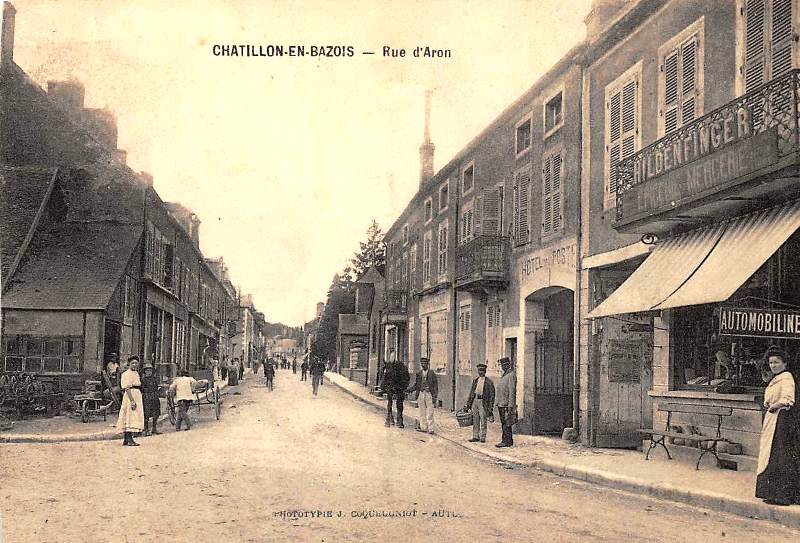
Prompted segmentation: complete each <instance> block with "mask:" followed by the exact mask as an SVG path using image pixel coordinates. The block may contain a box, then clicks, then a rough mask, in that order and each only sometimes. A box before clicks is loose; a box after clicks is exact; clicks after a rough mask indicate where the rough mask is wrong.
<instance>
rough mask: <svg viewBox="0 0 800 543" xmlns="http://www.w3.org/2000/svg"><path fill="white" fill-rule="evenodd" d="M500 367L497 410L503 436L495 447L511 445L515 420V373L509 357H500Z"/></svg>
mask: <svg viewBox="0 0 800 543" xmlns="http://www.w3.org/2000/svg"><path fill="white" fill-rule="evenodd" d="M500 368H501V369H502V370H503V376H502V377H500V381H499V382H498V383H497V396H496V399H495V401H496V402H497V411H498V413H499V414H500V426H501V428H502V431H503V437H502V439H501V440H500V443H498V444H497V445H495V447H512V446H513V445H514V434H513V431H512V426H514V424H515V423H516V422H517V375H516V373H515V372H514V369H513V368H512V367H511V359H510V358H507V357H503V358H501V359H500Z"/></svg>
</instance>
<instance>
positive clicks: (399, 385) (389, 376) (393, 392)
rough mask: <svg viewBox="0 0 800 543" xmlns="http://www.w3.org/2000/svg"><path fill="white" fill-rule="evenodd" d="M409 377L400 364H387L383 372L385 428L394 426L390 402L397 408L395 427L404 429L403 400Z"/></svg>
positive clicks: (395, 362)
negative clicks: (385, 399)
mask: <svg viewBox="0 0 800 543" xmlns="http://www.w3.org/2000/svg"><path fill="white" fill-rule="evenodd" d="M409 380H410V377H409V375H408V370H407V369H406V367H405V365H404V364H403V363H402V362H397V361H394V362H387V363H386V368H385V369H384V371H383V384H382V385H381V388H382V389H383V391H384V392H386V397H387V403H386V422H385V425H386V426H393V425H394V423H395V422H394V415H393V414H392V401H394V402H395V404H396V406H397V427H398V428H404V427H405V425H404V424H403V400H404V399H405V393H406V389H407V388H408V382H409Z"/></svg>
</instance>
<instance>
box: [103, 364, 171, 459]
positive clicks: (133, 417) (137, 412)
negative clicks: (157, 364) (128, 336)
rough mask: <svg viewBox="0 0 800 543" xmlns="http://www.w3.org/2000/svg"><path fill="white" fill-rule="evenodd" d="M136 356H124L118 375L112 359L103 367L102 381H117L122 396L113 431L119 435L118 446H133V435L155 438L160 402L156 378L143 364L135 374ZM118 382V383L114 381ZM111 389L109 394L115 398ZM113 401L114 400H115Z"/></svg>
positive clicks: (114, 393)
mask: <svg viewBox="0 0 800 543" xmlns="http://www.w3.org/2000/svg"><path fill="white" fill-rule="evenodd" d="M139 365H140V361H139V357H138V356H135V355H134V356H130V357H128V363H127V367H126V369H125V370H124V371H122V372H120V367H119V363H118V362H117V359H116V357H114V356H112V359H111V360H110V361H109V362H108V364H107V365H106V369H105V372H106V378H107V379H108V382H110V383H112V384H113V383H114V382H115V381H116V382H118V385H119V391H120V393H121V394H122V400H121V403H120V409H119V416H118V418H117V429H118V430H120V431H121V432H122V435H123V440H122V444H123V445H125V446H134V447H137V446H138V445H139V444H138V443H136V441H134V439H133V436H134V434H139V433H141V434H142V435H145V436H149V435H156V434H158V433H159V431H158V418H159V417H160V416H161V402H160V400H159V398H158V377H157V376H156V374H155V370H154V369H153V366H152V365H151V364H148V363H145V364H144V365H143V366H142V367H141V369H142V373H141V375H140V374H139ZM117 379H118V381H117ZM115 388H116V387H115V386H112V388H111V393H112V394H113V395H115V397H116V390H115ZM115 401H116V400H115Z"/></svg>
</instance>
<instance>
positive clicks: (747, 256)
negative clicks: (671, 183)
mask: <svg viewBox="0 0 800 543" xmlns="http://www.w3.org/2000/svg"><path fill="white" fill-rule="evenodd" d="M798 228H800V202H794V203H791V204H786V205H782V206H778V207H774V208H772V209H768V210H765V211H759V212H758V213H753V214H750V215H746V216H744V217H739V218H737V219H732V220H730V221H728V223H727V225H726V228H725V233H724V234H722V238H721V239H720V240H719V243H717V246H716V247H714V250H713V251H711V254H710V255H708V258H707V259H706V260H705V261H704V262H703V264H702V265H701V266H700V267H699V268H698V269H697V271H696V272H695V273H694V274H692V276H691V277H689V279H688V280H687V281H686V282H685V283H684V284H683V285H681V288H679V289H678V290H677V292H675V293H674V294H672V295H671V296H670V297H669V298H667V299H666V300H665V301H663V302H662V303H660V304H658V306H656V307H654V309H668V308H670V307H682V306H686V305H697V304H711V303H715V302H722V301H725V300H727V299H728V298H730V297H731V296H732V295H733V293H734V292H736V290H737V289H738V288H739V287H740V286H742V285H743V284H744V282H745V281H747V279H748V278H750V276H751V275H753V274H754V273H755V272H756V271H758V268H760V267H761V266H762V265H763V264H764V262H766V261H767V260H768V259H769V257H771V256H772V255H773V254H774V253H775V251H777V250H778V249H779V248H780V246H781V245H783V244H784V243H785V242H786V240H787V239H789V236H791V235H792V234H793V233H794V232H795V231H796V230H797V229H798Z"/></svg>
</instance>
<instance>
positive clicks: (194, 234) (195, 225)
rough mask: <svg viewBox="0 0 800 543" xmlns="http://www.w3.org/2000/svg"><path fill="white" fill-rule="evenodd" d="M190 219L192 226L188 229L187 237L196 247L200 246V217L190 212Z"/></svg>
mask: <svg viewBox="0 0 800 543" xmlns="http://www.w3.org/2000/svg"><path fill="white" fill-rule="evenodd" d="M189 220H191V221H192V227H191V229H190V230H189V237H190V238H192V242H194V246H195V247H197V248H198V249H199V248H200V222H201V221H200V219H199V218H198V217H197V215H195V214H194V213H192V216H191V218H190V219H189Z"/></svg>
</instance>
